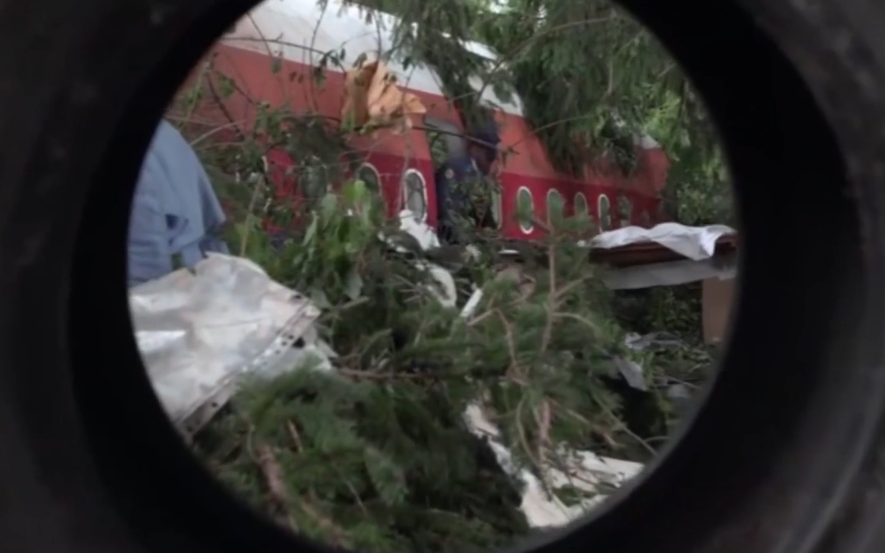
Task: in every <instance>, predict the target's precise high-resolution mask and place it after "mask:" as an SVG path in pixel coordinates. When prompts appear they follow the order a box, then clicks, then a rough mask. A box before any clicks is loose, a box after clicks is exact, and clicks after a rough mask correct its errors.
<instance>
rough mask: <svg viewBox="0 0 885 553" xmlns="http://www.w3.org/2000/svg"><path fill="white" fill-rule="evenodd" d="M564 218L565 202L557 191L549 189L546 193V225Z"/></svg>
mask: <svg viewBox="0 0 885 553" xmlns="http://www.w3.org/2000/svg"><path fill="white" fill-rule="evenodd" d="M564 216H565V202H564V201H563V198H562V194H560V193H559V191H558V190H556V189H554V188H551V189H550V190H548V191H547V223H548V224H551V225H552V224H553V223H554V222H556V221H561V220H562V218H563V217H564Z"/></svg>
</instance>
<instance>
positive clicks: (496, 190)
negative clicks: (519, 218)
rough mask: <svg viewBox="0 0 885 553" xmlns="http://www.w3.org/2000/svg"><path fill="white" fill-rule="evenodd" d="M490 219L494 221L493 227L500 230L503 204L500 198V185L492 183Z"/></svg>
mask: <svg viewBox="0 0 885 553" xmlns="http://www.w3.org/2000/svg"><path fill="white" fill-rule="evenodd" d="M491 194H492V219H494V220H495V226H496V227H497V228H501V224H502V219H503V217H502V215H503V211H504V203H503V199H502V197H501V185H500V184H498V183H494V184H493V185H492V192H491Z"/></svg>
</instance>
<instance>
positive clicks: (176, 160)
mask: <svg viewBox="0 0 885 553" xmlns="http://www.w3.org/2000/svg"><path fill="white" fill-rule="evenodd" d="M224 221H225V217H224V211H222V209H221V203H220V202H219V201H218V197H217V196H216V195H215V191H214V190H213V188H212V184H211V182H210V181H209V177H208V175H206V171H205V169H204V168H203V166H202V164H201V163H200V160H199V159H198V158H197V154H196V152H194V150H193V148H191V146H190V144H188V143H187V141H186V140H185V139H184V137H183V136H181V133H179V132H178V130H177V129H176V128H175V127H173V126H172V125H171V124H170V123H168V122H167V121H165V120H163V121H161V122H160V125H159V127H157V130H156V132H155V134H154V138H153V140H152V141H151V145H150V147H149V148H148V151H147V154H146V156H145V159H144V162H143V163H142V167H141V173H140V175H139V178H138V183H137V185H136V189H135V198H134V199H133V205H132V215H131V218H130V223H129V243H128V266H129V267H128V284H129V286H135V285H137V284H141V283H143V282H147V281H149V280H155V279H158V278H161V277H163V276H165V275H167V274H169V273H171V272H172V271H173V270H174V269H175V268H177V267H175V266H174V263H173V258H174V257H178V258H180V260H181V263H182V264H183V265H184V266H186V267H193V266H194V265H196V264H197V263H198V262H199V261H200V260H201V259H203V258H204V257H205V254H206V253H207V252H212V251H214V252H220V253H228V248H227V245H226V244H225V243H224V242H223V241H222V240H220V239H218V238H216V237H215V236H214V234H215V233H216V232H217V231H219V230H220V228H221V226H222V225H223V224H224Z"/></svg>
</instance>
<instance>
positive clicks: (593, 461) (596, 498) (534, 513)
mask: <svg viewBox="0 0 885 553" xmlns="http://www.w3.org/2000/svg"><path fill="white" fill-rule="evenodd" d="M481 301H482V290H476V291H474V292H473V294H472V295H471V297H470V299H469V300H468V301H467V304H466V305H465V306H464V308H463V309H462V310H461V316H462V317H464V318H465V319H469V318H470V317H472V316H473V314H474V313H475V311H476V308H477V307H478V306H479V304H480V302H481ZM464 420H465V422H466V423H467V427H468V429H469V430H470V431H471V432H472V433H473V434H474V435H475V436H477V437H479V438H482V439H484V440H485V441H486V443H488V444H489V447H490V448H491V449H492V451H493V452H494V454H495V458H496V459H497V461H498V465H500V466H501V468H502V469H503V470H504V472H506V473H507V474H508V475H509V476H511V477H513V478H516V479H518V480H519V481H520V482H521V483H522V485H523V492H522V503H521V505H520V509H521V510H522V512H523V514H525V516H526V519H527V520H528V523H529V525H530V526H532V527H535V528H548V527H556V526H563V525H565V524H568V523H569V522H572V521H573V520H575V519H577V518H579V517H581V516H583V515H585V514H587V513H588V512H589V511H590V509H592V508H593V507H595V506H597V505H598V504H599V503H601V502H602V501H604V500H605V499H606V497H608V494H606V493H604V492H603V491H602V489H603V487H604V488H607V489H614V488H619V487H620V486H621V485H622V484H624V483H625V482H627V481H628V480H630V479H631V478H633V477H634V476H636V475H637V474H639V473H640V472H641V471H642V469H643V468H644V465H642V464H641V463H635V462H632V461H625V460H621V459H612V458H609V457H602V456H599V455H596V454H595V453H593V452H591V451H575V450H571V449H569V448H565V447H560V448H559V450H558V451H556V452H554V453H553V454H554V455H555V458H556V459H557V461H559V462H561V463H563V464H564V465H565V466H564V467H560V468H557V467H554V466H552V465H546V466H544V467H541V472H542V473H543V474H542V478H539V477H538V476H536V475H535V474H533V473H532V472H531V471H529V470H528V469H526V468H519V467H518V466H517V465H516V463H515V462H514V459H513V453H511V451H510V450H509V449H508V448H507V447H506V446H505V445H504V444H502V443H501V434H500V431H499V430H498V428H497V427H496V426H495V425H494V424H493V423H492V422H491V421H490V420H489V419H488V417H487V416H486V415H485V412H484V409H483V406H482V402H481V401H477V402H475V403H473V404H472V405H469V406H468V407H467V410H466V411H465V413H464ZM561 468H564V469H565V470H564V471H563V470H561ZM542 479H543V481H542ZM565 486H570V487H572V488H575V489H578V490H581V491H582V492H584V493H586V494H587V499H585V500H583V501H580V502H579V503H578V504H576V505H566V504H565V503H564V502H563V501H561V500H560V499H559V498H558V497H556V496H555V495H554V494H552V493H550V490H555V489H557V488H562V487H565Z"/></svg>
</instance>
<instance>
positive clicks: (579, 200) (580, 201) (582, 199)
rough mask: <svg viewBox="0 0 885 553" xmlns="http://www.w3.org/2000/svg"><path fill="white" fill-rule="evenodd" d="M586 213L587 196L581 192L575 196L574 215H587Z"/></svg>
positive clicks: (587, 209) (587, 210) (587, 207)
mask: <svg viewBox="0 0 885 553" xmlns="http://www.w3.org/2000/svg"><path fill="white" fill-rule="evenodd" d="M588 212H589V206H588V205H587V196H585V195H584V194H583V193H582V192H578V193H577V194H575V215H576V216H580V215H587V214H588Z"/></svg>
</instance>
